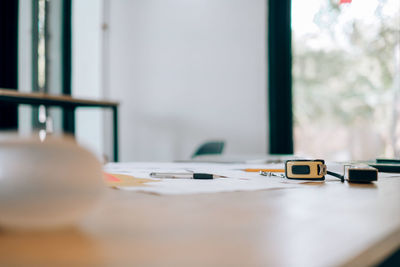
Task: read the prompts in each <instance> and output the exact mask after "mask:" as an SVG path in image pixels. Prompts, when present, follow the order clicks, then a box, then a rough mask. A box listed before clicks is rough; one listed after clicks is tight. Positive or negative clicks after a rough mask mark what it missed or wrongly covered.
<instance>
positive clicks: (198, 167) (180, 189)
mask: <svg viewBox="0 0 400 267" xmlns="http://www.w3.org/2000/svg"><path fill="white" fill-rule="evenodd" d="M245 168H257V169H283V168H284V166H283V164H256V165H255V164H216V163H181V162H179V163H170V162H135V163H109V164H107V165H106V166H105V168H104V170H105V171H106V172H109V173H114V174H127V175H132V176H134V177H137V178H151V177H150V173H151V172H189V171H191V172H204V173H211V174H216V175H223V176H226V177H228V178H216V179H212V180H197V179H167V178H161V179H157V178H152V179H154V180H158V181H157V182H155V183H151V182H149V183H146V186H140V187H139V186H135V187H133V186H132V187H127V186H123V187H119V189H121V190H130V191H141V192H148V193H153V194H161V195H162V194H168V195H180V194H198V193H217V192H232V191H254V190H262V189H279V188H292V187H300V186H304V185H306V184H309V183H310V182H311V183H316V181H305V180H289V179H285V178H280V177H266V176H262V175H260V174H258V173H252V172H245V171H243V169H245ZM335 169H336V168H335ZM325 182H334V183H341V182H340V180H339V179H337V178H333V177H330V176H326V180H325ZM317 183H324V181H318V182H317Z"/></svg>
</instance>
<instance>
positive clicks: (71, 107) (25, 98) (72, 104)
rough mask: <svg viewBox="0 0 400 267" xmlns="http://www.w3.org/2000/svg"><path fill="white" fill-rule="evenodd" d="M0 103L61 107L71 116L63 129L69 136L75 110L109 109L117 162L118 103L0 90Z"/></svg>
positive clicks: (73, 126)
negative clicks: (111, 117) (80, 108)
mask: <svg viewBox="0 0 400 267" xmlns="http://www.w3.org/2000/svg"><path fill="white" fill-rule="evenodd" d="M2 102H3V103H17V104H26V105H32V106H40V105H44V106H56V107H61V108H62V109H64V110H65V111H68V112H69V114H71V115H72V116H68V117H67V118H68V122H67V123H66V125H67V126H68V127H67V128H68V129H64V130H66V131H67V132H69V133H71V134H74V132H75V111H76V109H77V108H79V107H97V108H109V109H111V111H112V114H113V148H114V151H113V157H114V158H113V160H114V161H115V162H117V161H118V105H119V103H118V102H112V101H106V100H92V99H83V98H75V97H71V96H67V95H49V94H45V93H38V92H33V93H25V92H19V91H15V90H10V89H1V88H0V103H2Z"/></svg>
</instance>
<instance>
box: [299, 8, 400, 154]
mask: <svg viewBox="0 0 400 267" xmlns="http://www.w3.org/2000/svg"><path fill="white" fill-rule="evenodd" d="M292 31H293V35H292V38H293V92H294V117H295V126H294V131H295V151H296V153H302V154H306V155H310V156H315V157H316V156H318V157H323V158H326V159H333V160H349V159H372V158H375V157H377V156H387V157H394V156H396V157H400V1H399V0H353V1H340V0H308V1H301V0H293V2H292Z"/></svg>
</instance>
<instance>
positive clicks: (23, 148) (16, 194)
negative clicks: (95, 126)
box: [0, 136, 104, 229]
mask: <svg viewBox="0 0 400 267" xmlns="http://www.w3.org/2000/svg"><path fill="white" fill-rule="evenodd" d="M103 188H104V184H103V176H102V167H101V164H100V162H99V161H98V160H97V159H96V157H95V156H93V155H92V154H91V153H89V152H88V151H87V150H85V149H83V148H82V147H79V146H78V145H77V144H76V143H75V142H74V141H73V140H72V139H70V138H50V139H49V138H47V139H46V140H44V141H41V140H39V138H37V139H33V138H31V139H26V138H25V139H21V138H19V139H18V138H17V137H16V136H15V137H13V138H5V139H1V140H0V227H6V228H14V229H54V228H60V227H64V226H69V225H72V224H74V223H76V222H77V221H78V220H79V219H81V218H82V217H83V216H84V215H85V214H86V213H87V212H88V211H89V209H90V208H91V207H92V205H93V204H94V203H95V202H96V201H97V200H98V199H99V197H100V195H101V193H102V191H103Z"/></svg>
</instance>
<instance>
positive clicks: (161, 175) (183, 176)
mask: <svg viewBox="0 0 400 267" xmlns="http://www.w3.org/2000/svg"><path fill="white" fill-rule="evenodd" d="M150 176H151V177H154V178H172V179H202V180H207V179H214V178H226V177H225V176H221V175H215V174H210V173H197V172H194V173H190V172H152V173H150Z"/></svg>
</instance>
